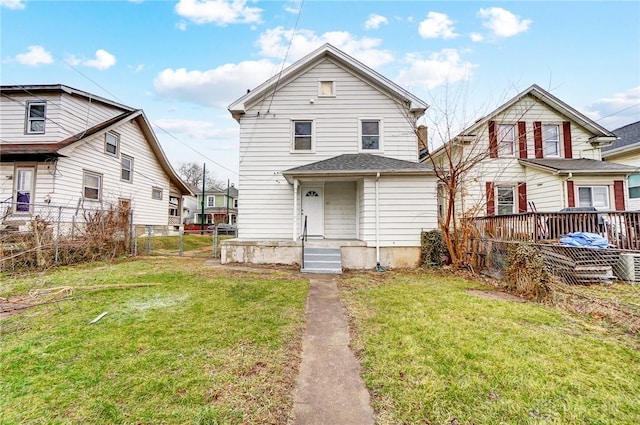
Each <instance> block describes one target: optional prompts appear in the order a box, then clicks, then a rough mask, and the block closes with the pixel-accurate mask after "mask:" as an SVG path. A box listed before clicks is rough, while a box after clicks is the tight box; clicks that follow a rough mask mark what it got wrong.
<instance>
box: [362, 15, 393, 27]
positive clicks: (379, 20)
mask: <svg viewBox="0 0 640 425" xmlns="http://www.w3.org/2000/svg"><path fill="white" fill-rule="evenodd" d="M388 23H389V20H388V19H387V18H386V17H385V16H382V15H376V14H375V13H372V14H371V15H369V19H367V22H365V23H364V28H365V29H367V30H375V29H378V28H380V25H382V24H388Z"/></svg>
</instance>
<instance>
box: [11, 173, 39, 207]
mask: <svg viewBox="0 0 640 425" xmlns="http://www.w3.org/2000/svg"><path fill="white" fill-rule="evenodd" d="M35 174H36V167H35V166H27V167H25V166H20V167H17V168H16V187H15V192H14V197H15V198H14V200H15V202H16V206H15V211H16V212H17V213H28V212H30V211H31V206H32V205H33V192H34V186H35V185H34V183H35V181H34V180H35V179H34V176H35Z"/></svg>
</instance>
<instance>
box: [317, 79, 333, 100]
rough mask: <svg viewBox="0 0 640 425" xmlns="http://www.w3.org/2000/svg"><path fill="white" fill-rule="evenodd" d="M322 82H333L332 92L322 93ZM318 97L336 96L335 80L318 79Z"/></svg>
mask: <svg viewBox="0 0 640 425" xmlns="http://www.w3.org/2000/svg"><path fill="white" fill-rule="evenodd" d="M322 83H331V94H322ZM318 97H336V82H335V80H318Z"/></svg>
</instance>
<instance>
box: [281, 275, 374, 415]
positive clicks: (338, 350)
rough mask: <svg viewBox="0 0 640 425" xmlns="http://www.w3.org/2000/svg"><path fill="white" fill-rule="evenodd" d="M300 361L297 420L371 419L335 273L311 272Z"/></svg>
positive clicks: (294, 410)
mask: <svg viewBox="0 0 640 425" xmlns="http://www.w3.org/2000/svg"><path fill="white" fill-rule="evenodd" d="M306 314H307V327H306V331H305V335H304V338H303V340H302V363H301V365H300V372H299V376H298V384H297V388H296V391H295V393H294V399H293V402H294V406H293V414H294V424H296V425H312V424H318V425H320V424H322V425H372V424H373V423H374V419H373V410H372V409H371V406H370V404H369V393H368V392H367V390H366V388H365V386H364V383H363V381H362V379H361V378H360V364H359V363H358V361H357V359H356V357H355V356H354V354H353V352H351V349H350V348H349V329H348V327H347V322H346V320H345V317H344V311H343V307H342V305H341V304H340V300H339V298H338V286H337V277H336V276H335V275H316V276H314V277H311V278H310V282H309V297H308V298H307V313H306Z"/></svg>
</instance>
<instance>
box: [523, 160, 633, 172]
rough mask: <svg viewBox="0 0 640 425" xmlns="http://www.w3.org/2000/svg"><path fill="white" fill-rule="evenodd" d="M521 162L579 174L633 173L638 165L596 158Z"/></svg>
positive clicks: (525, 164)
mask: <svg viewBox="0 0 640 425" xmlns="http://www.w3.org/2000/svg"><path fill="white" fill-rule="evenodd" d="M520 164H522V165H524V166H528V165H529V166H530V165H533V166H536V167H537V168H544V169H547V170H549V171H553V172H558V173H563V174H566V173H578V174H589V173H594V174H598V173H619V174H626V173H632V172H633V171H634V170H635V169H636V167H632V166H630V165H623V164H618V163H615V162H608V161H596V160H595V159H586V158H581V159H560V158H558V159H555V158H554V159H550V158H541V159H533V158H530V159H521V160H520Z"/></svg>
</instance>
